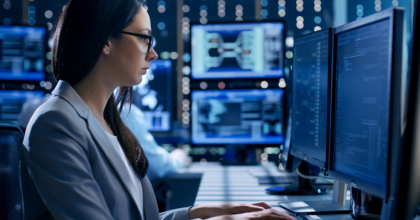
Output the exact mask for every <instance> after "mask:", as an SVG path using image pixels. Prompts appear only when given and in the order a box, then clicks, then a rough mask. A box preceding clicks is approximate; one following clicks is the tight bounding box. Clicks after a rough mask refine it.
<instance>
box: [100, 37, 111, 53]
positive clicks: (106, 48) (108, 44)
mask: <svg viewBox="0 0 420 220" xmlns="http://www.w3.org/2000/svg"><path fill="white" fill-rule="evenodd" d="M110 51H111V41H110V40H109V39H108V40H107V41H106V43H105V45H104V48H102V53H104V54H105V55H108V54H109V52H110Z"/></svg>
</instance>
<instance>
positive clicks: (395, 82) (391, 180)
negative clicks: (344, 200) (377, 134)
mask: <svg viewBox="0 0 420 220" xmlns="http://www.w3.org/2000/svg"><path fill="white" fill-rule="evenodd" d="M387 19H389V21H390V23H389V25H390V26H389V31H390V32H391V33H390V37H391V39H390V42H392V48H390V49H389V50H390V51H389V52H390V53H389V54H390V56H391V61H392V63H391V64H390V75H391V80H390V82H391V85H390V86H391V91H390V106H389V107H390V119H389V143H388V163H387V176H386V188H385V189H381V188H380V187H377V186H375V185H373V184H372V183H369V182H367V181H365V180H364V179H362V178H359V177H350V176H347V175H346V174H343V173H340V172H337V171H335V170H334V168H333V155H334V154H333V153H334V152H333V151H334V135H335V134H334V132H335V131H334V117H335V105H334V104H332V105H331V107H332V111H331V119H332V120H331V124H330V125H331V129H330V132H331V133H330V143H331V145H330V150H329V156H330V159H329V164H328V167H329V173H330V175H331V177H332V178H334V179H335V180H338V181H340V182H344V183H347V184H350V185H351V186H352V187H354V188H357V189H360V190H362V191H365V192H367V193H371V194H373V195H376V196H378V197H380V198H383V199H388V198H391V197H392V196H393V195H394V192H395V187H394V186H395V184H396V177H397V171H396V170H395V169H393V168H392V164H395V162H396V161H397V159H398V154H399V148H400V147H401V141H402V130H401V129H402V112H401V98H402V97H401V95H402V86H401V80H402V76H401V73H402V42H403V35H402V34H401V33H403V19H404V10H403V9H401V8H390V9H387V10H384V11H382V12H379V13H376V14H373V15H371V16H368V17H365V18H363V19H360V20H357V21H354V22H351V23H348V24H345V25H342V26H340V27H337V28H336V29H335V33H334V58H335V57H336V54H337V50H336V45H335V44H336V40H337V35H338V34H342V33H346V32H349V31H352V30H355V29H358V28H361V27H365V26H368V25H370V24H374V23H377V22H380V21H384V20H387ZM333 67H336V59H334V60H333ZM336 77H337V72H336V68H333V90H332V103H335V99H336V97H335V96H336V95H335V91H336V83H335V82H336Z"/></svg>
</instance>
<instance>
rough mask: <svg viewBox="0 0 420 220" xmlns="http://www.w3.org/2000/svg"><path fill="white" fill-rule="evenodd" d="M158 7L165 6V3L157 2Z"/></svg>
mask: <svg viewBox="0 0 420 220" xmlns="http://www.w3.org/2000/svg"><path fill="white" fill-rule="evenodd" d="M158 5H159V6H166V2H165V1H159V2H158Z"/></svg>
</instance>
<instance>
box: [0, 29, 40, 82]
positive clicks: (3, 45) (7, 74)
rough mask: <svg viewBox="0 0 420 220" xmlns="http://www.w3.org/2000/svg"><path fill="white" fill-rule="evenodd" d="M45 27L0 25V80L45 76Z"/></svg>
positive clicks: (35, 78)
mask: <svg viewBox="0 0 420 220" xmlns="http://www.w3.org/2000/svg"><path fill="white" fill-rule="evenodd" d="M46 34H47V32H46V30H45V28H42V27H24V26H0V80H23V81H40V80H43V79H44V78H45V73H44V58H45V35H46Z"/></svg>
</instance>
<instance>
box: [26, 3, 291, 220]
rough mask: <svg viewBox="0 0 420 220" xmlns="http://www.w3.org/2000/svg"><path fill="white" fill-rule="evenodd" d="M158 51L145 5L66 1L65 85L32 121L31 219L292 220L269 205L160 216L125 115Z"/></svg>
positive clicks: (60, 54)
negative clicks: (122, 112)
mask: <svg viewBox="0 0 420 220" xmlns="http://www.w3.org/2000/svg"><path fill="white" fill-rule="evenodd" d="M152 45H153V38H152V37H151V27H150V18H149V15H148V14H147V11H146V10H145V8H144V2H143V0H70V2H69V3H68V4H67V7H66V8H65V10H64V12H63V14H62V15H61V17H60V20H59V22H58V25H57V28H56V32H55V35H54V43H53V49H52V52H53V59H52V66H53V74H54V77H55V79H56V80H59V82H58V84H57V87H56V88H55V90H54V91H53V92H52V97H51V98H50V99H49V100H48V101H47V102H46V103H45V104H43V105H42V106H41V107H40V108H38V109H37V111H36V112H35V113H34V115H33V116H32V118H31V120H30V122H29V124H28V127H27V131H26V135H25V139H24V156H25V161H26V163H27V167H28V170H29V174H30V176H31V178H32V179H31V181H30V182H29V185H27V186H24V196H25V210H26V211H25V214H26V218H27V219H51V218H54V219H147V220H155V219H156V220H157V219H179V220H184V219H189V218H191V219H193V218H212V217H215V218H214V219H224V218H226V217H227V218H230V219H270V218H274V219H277V218H283V219H288V218H290V217H289V216H288V215H286V214H283V213H280V212H276V211H273V210H272V209H269V208H270V207H269V206H267V205H266V204H264V203H259V204H253V205H252V204H250V205H231V206H224V205H201V206H195V207H191V208H190V207H187V208H182V209H178V210H172V211H169V212H165V213H160V214H159V213H158V209H157V205H156V201H155V197H154V193H153V190H152V187H151V185H150V182H149V180H148V179H147V177H146V176H145V175H146V172H147V168H148V161H147V158H146V157H145V155H144V152H143V150H142V148H141V146H140V145H139V143H138V141H137V140H136V138H135V137H134V135H133V134H132V133H131V132H130V130H129V129H128V128H127V127H126V126H125V125H124V123H123V122H122V121H121V118H120V116H119V112H118V109H117V105H118V104H120V105H121V106H123V105H124V102H125V101H127V100H130V99H131V92H132V87H131V86H133V85H137V84H139V83H140V82H141V79H142V75H144V74H146V72H147V69H148V68H149V64H150V62H151V61H153V60H155V59H156V58H157V54H156V52H155V51H154V49H153V47H152ZM117 87H118V88H119V93H118V95H117V96H116V97H114V95H113V91H114V90H115V89H116V88H117ZM120 110H121V109H120ZM24 175H25V174H24ZM239 213H243V214H239ZM232 214H233V215H232ZM229 215H230V216H229Z"/></svg>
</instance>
